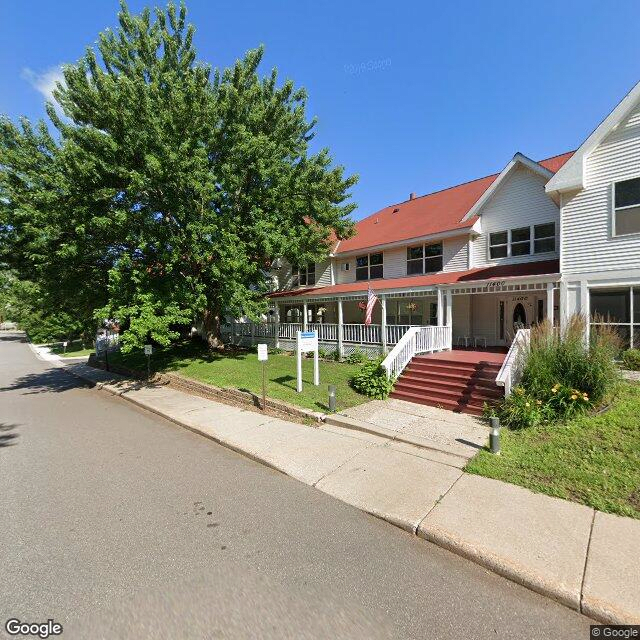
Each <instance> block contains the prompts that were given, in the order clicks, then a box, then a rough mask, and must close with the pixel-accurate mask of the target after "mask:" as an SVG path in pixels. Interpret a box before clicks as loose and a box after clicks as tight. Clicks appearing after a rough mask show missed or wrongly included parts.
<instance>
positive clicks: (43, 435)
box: [0, 333, 590, 639]
mask: <svg viewBox="0 0 640 640" xmlns="http://www.w3.org/2000/svg"><path fill="white" fill-rule="evenodd" d="M0 514H2V516H1V518H0V540H2V544H1V545H0V625H1V627H2V631H0V634H1V633H5V632H4V622H5V620H7V619H9V618H19V619H20V620H22V621H28V622H44V621H46V620H47V619H48V618H53V619H54V620H55V621H56V622H59V623H61V624H62V625H63V627H64V632H63V635H62V637H63V638H64V637H69V638H174V639H175V638H189V639H190V638H198V639H199V638H278V639H280V638H292V639H293V638H295V639H306V638H363V639H369V638H371V639H377V638H399V639H404V638H430V639H431V638H433V639H439V638H460V637H468V638H519V639H524V638H535V639H544V638H554V639H557V638H563V639H571V638H586V637H588V634H589V623H590V621H589V620H588V619H587V618H585V617H583V616H581V615H579V614H578V613H576V612H574V611H571V610H569V609H567V608H565V607H563V606H561V605H559V604H558V603H555V602H553V601H551V600H549V599H547V598H544V597H542V596H539V595H537V594H535V593H533V592H531V591H529V590H527V589H525V588H524V587H520V586H519V585H516V584H514V583H511V582H509V581H507V580H505V579H503V578H500V577H498V576H496V575H494V574H492V573H490V572H488V571H485V570H484V569H482V568H481V567H479V566H477V565H475V564H473V563H471V562H469V561H467V560H465V559H463V558H460V557H458V556H456V555H453V554H451V553H449V552H447V551H445V550H443V549H441V548H439V547H436V546H435V545H432V544H430V543H428V542H426V541H424V540H421V539H418V538H416V537H415V536H412V535H410V534H409V533H406V532H404V531H402V530H400V529H398V528H396V527H394V526H392V525H390V524H388V523H386V522H383V521H381V520H378V519H376V518H374V517H372V516H370V515H367V514H365V513H363V512H361V511H359V510H358V509H356V508H354V507H351V506H349V505H347V504H345V503H343V502H340V501H338V500H336V499H334V498H332V497H330V496H328V495H326V494H324V493H322V492H320V491H318V490H316V489H314V488H312V487H310V486H308V485H306V484H303V483H301V482H298V481H296V480H294V479H292V478H290V477H287V476H284V475H283V474H281V473H279V472H277V471H275V470H273V469H270V468H268V467H265V466H263V465H260V464H259V463H257V462H254V461H252V460H249V459H247V458H245V457H243V456H241V455H239V454H237V453H235V452H233V451H230V450H228V449H225V448H224V447H221V446H220V445H217V444H216V443H214V442H212V441H211V440H208V439H205V438H203V437H201V436H199V435H197V434H194V433H192V432H190V431H188V430H185V429H183V428H180V427H178V426H176V425H175V424H173V423H171V422H168V421H166V420H164V419H163V418H161V417H159V416H157V415H155V414H151V413H148V412H145V411H143V410H141V409H138V408H136V407H135V406H133V405H132V404H130V403H127V402H125V401H124V400H122V399H120V398H117V397H112V396H110V395H107V394H105V393H101V392H99V391H97V390H95V389H91V388H88V387H86V386H83V384H82V383H81V382H80V381H79V380H77V379H76V378H74V377H72V376H71V375H70V374H69V373H67V372H66V371H64V370H63V369H59V368H56V367H53V366H51V365H50V364H49V363H45V362H41V361H39V360H37V359H36V358H35V356H34V355H33V353H32V352H31V351H30V350H29V348H28V345H26V344H25V343H24V342H23V341H21V339H20V336H19V335H18V334H7V333H0ZM1 637H9V636H8V635H7V634H6V633H5V635H4V636H1Z"/></svg>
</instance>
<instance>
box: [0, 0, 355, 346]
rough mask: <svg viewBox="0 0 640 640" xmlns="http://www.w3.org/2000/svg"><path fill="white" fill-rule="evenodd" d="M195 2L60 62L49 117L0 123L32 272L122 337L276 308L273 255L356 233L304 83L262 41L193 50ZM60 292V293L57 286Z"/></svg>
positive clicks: (0, 203) (0, 183)
mask: <svg viewBox="0 0 640 640" xmlns="http://www.w3.org/2000/svg"><path fill="white" fill-rule="evenodd" d="M193 35H194V28H193V26H192V25H188V24H187V22H186V10H185V7H184V5H182V6H181V7H180V8H179V9H178V8H176V7H175V6H174V5H172V4H170V5H169V6H168V7H167V8H166V9H165V10H159V9H156V10H155V12H154V13H153V14H152V12H151V11H149V10H145V11H143V12H142V13H141V14H140V15H137V16H135V15H132V14H131V13H130V12H129V11H128V9H127V7H126V5H125V4H124V3H123V4H122V6H121V11H120V13H119V28H118V29H117V30H116V31H110V30H108V31H106V32H104V33H102V34H100V36H99V39H98V43H97V47H96V48H95V49H94V48H89V49H87V51H86V53H85V55H84V56H83V57H82V58H81V59H80V60H79V62H78V63H76V64H74V65H69V66H66V67H65V68H64V83H61V84H59V85H58V87H57V89H56V91H55V92H54V97H55V99H56V101H57V102H58V110H59V112H61V115H60V114H59V113H58V111H56V110H55V109H54V108H53V106H52V105H49V106H48V114H49V117H50V119H51V120H52V122H53V124H54V125H55V128H56V130H57V132H56V133H55V134H54V135H51V134H50V133H49V131H48V130H47V127H46V126H45V125H44V124H42V123H40V124H39V125H38V126H37V127H35V128H34V127H32V126H31V125H30V123H29V122H28V121H26V120H23V121H22V123H21V126H20V127H17V126H15V125H13V124H12V123H11V122H9V121H8V120H7V119H4V120H3V121H2V122H1V123H0V216H2V218H0V234H3V236H4V238H3V240H4V244H5V247H6V249H7V250H6V251H5V260H7V262H8V263H9V264H10V266H12V267H13V268H14V269H16V270H17V271H18V272H19V273H20V275H21V277H26V278H28V279H30V280H34V281H36V282H38V283H39V284H40V286H42V287H45V288H46V289H47V290H52V291H59V292H60V295H61V296H62V297H66V299H68V300H71V299H73V306H74V308H77V309H78V313H82V314H84V313H86V312H87V309H89V308H90V309H91V310H92V311H93V312H94V313H95V314H96V317H99V316H104V317H117V318H119V319H120V320H121V322H122V323H123V326H125V327H127V332H126V336H125V345H126V347H132V346H138V345H140V344H141V343H142V342H144V341H146V340H147V339H148V337H149V336H151V337H152V338H154V339H156V340H157V341H159V342H161V343H166V342H168V341H169V340H170V339H172V338H174V337H175V336H176V332H175V330H174V329H175V326H176V325H179V324H181V323H186V322H191V321H193V319H199V320H201V321H202V322H203V325H204V327H205V329H206V332H207V334H208V335H209V336H210V338H211V342H212V343H213V344H216V343H217V342H218V341H219V338H220V334H219V322H220V319H221V318H222V316H223V314H225V313H228V314H231V315H234V314H239V313H242V312H244V313H245V314H248V315H250V316H256V315H257V314H258V313H259V312H261V311H263V310H264V308H265V298H264V293H265V291H266V282H267V281H266V278H265V276H266V273H267V272H268V270H269V268H270V266H271V264H272V263H273V261H274V259H275V258H279V257H283V258H285V259H286V260H288V261H290V262H292V263H300V264H302V263H306V262H311V261H313V260H318V259H320V258H322V257H324V256H326V254H327V252H328V250H329V247H330V242H331V240H332V238H335V237H345V236H347V235H348V234H349V233H351V230H352V224H351V222H350V220H349V213H350V212H351V211H352V210H353V208H354V206H355V205H353V204H350V203H349V202H348V198H349V194H348V192H349V188H350V187H351V186H352V185H353V184H354V183H355V181H356V178H355V177H353V176H351V177H347V176H345V173H344V169H343V168H342V167H340V166H333V163H332V160H331V157H330V156H329V153H328V151H327V150H326V149H323V150H321V151H319V152H317V153H312V152H311V150H310V148H309V146H310V141H311V140H312V138H313V136H314V127H315V120H311V121H310V120H308V119H307V116H306V113H305V108H306V93H305V91H304V90H303V89H299V88H296V87H295V86H294V84H293V83H292V82H291V81H289V80H287V81H284V82H279V81H278V77H277V73H276V71H275V70H274V71H272V72H271V73H270V74H267V75H266V76H264V77H262V76H261V75H260V73H259V65H260V62H261V60H262V56H263V51H262V49H261V48H260V49H256V50H253V51H250V52H248V53H247V54H246V56H245V57H244V58H242V59H241V60H238V61H237V62H236V63H235V64H234V65H233V66H232V67H231V68H228V69H225V70H224V71H221V72H220V71H217V70H216V71H212V70H211V69H210V67H209V66H207V65H204V64H201V63H199V62H198V61H197V59H196V52H195V49H194V46H193ZM54 297H55V296H54Z"/></svg>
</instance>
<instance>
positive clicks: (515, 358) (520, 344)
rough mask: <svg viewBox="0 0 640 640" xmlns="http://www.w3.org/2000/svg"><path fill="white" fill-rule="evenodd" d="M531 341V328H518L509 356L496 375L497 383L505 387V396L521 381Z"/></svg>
mask: <svg viewBox="0 0 640 640" xmlns="http://www.w3.org/2000/svg"><path fill="white" fill-rule="evenodd" d="M530 341H531V329H518V331H517V333H516V337H515V338H514V339H513V342H512V343H511V347H510V348H509V352H508V353H507V357H506V358H505V359H504V362H503V363H502V367H500V371H499V372H498V375H497V376H496V384H497V385H498V386H500V387H504V395H505V398H506V397H507V396H508V395H509V394H510V393H511V390H512V389H513V388H514V387H515V386H516V385H517V384H518V383H519V382H520V379H521V378H522V372H523V370H524V365H525V363H526V361H527V354H528V353H529V343H530Z"/></svg>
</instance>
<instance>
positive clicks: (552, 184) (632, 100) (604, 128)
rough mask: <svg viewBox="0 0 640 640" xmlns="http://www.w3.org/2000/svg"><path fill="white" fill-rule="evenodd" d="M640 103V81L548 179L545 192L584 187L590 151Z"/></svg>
mask: <svg viewBox="0 0 640 640" xmlns="http://www.w3.org/2000/svg"><path fill="white" fill-rule="evenodd" d="M638 103H640V82H638V83H637V84H636V85H635V86H634V87H633V89H631V91H630V92H629V93H628V94H627V95H626V96H625V97H624V98H623V99H622V100H621V101H620V102H619V103H618V105H617V106H616V107H615V109H614V110H613V111H612V112H611V113H610V114H609V115H608V116H607V117H606V118H605V119H604V120H603V121H602V122H601V123H600V124H599V125H598V126H597V127H596V129H595V130H594V131H593V133H591V135H590V136H589V137H588V138H587V139H586V140H585V141H584V142H583V143H582V144H581V145H580V147H579V148H578V150H577V151H576V152H575V154H574V155H573V156H572V158H571V159H570V160H569V161H568V162H567V163H566V164H565V165H564V166H563V167H562V168H561V169H560V170H559V171H558V172H557V173H556V174H555V175H554V176H553V178H551V180H549V182H548V183H547V186H546V190H547V193H552V192H557V191H573V190H577V189H582V188H584V185H585V166H586V162H587V159H588V157H589V156H590V155H591V153H592V152H593V151H594V150H595V149H596V148H597V147H599V146H600V144H601V143H603V142H604V141H605V140H606V138H607V137H608V136H609V135H610V134H611V133H612V132H614V131H615V130H616V129H617V128H619V127H620V125H621V123H623V122H625V121H626V120H627V118H628V117H629V115H630V114H631V112H632V111H633V110H634V109H635V108H636V107H637V106H638Z"/></svg>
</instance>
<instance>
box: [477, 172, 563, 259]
mask: <svg viewBox="0 0 640 640" xmlns="http://www.w3.org/2000/svg"><path fill="white" fill-rule="evenodd" d="M544 185H545V180H544V178H542V177H540V176H538V175H536V174H535V173H533V172H532V171H530V170H529V169H527V168H525V167H518V168H517V169H515V170H514V171H513V173H511V175H510V176H508V178H507V179H506V181H505V182H504V183H503V184H502V185H501V187H500V188H499V189H498V191H497V192H496V194H495V195H494V196H493V198H491V200H490V201H489V202H487V204H485V206H484V207H483V208H482V210H481V211H480V216H481V224H482V234H480V235H479V236H478V237H476V238H475V239H474V241H473V266H474V267H483V266H487V265H494V264H513V263H521V262H531V261H535V260H551V259H553V258H557V257H558V251H555V252H552V253H539V254H534V255H526V256H515V257H512V258H500V259H498V260H491V259H490V258H489V242H488V239H489V234H490V233H493V232H496V231H507V230H508V229H517V228H518V227H527V226H530V225H535V224H544V223H547V222H555V223H556V235H557V234H558V226H559V221H560V214H559V211H558V207H557V206H556V205H555V204H554V202H553V201H552V200H551V198H550V197H549V196H548V195H547V194H546V193H545V191H544ZM556 244H557V243H556ZM557 248H558V247H557V246H556V249H557Z"/></svg>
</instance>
